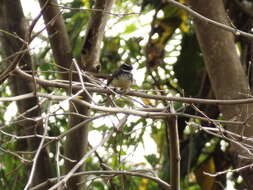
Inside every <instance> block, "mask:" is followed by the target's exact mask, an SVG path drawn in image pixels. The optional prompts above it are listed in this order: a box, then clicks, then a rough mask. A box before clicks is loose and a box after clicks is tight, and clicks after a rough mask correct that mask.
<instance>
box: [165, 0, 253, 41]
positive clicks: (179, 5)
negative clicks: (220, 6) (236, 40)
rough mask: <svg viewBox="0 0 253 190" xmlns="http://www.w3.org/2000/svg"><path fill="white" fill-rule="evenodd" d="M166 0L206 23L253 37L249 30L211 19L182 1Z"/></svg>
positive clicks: (239, 34)
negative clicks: (245, 30)
mask: <svg viewBox="0 0 253 190" xmlns="http://www.w3.org/2000/svg"><path fill="white" fill-rule="evenodd" d="M164 1H165V2H168V3H171V4H173V5H175V6H176V7H178V8H181V9H183V10H185V11H187V12H188V13H189V14H190V15H192V16H193V17H196V18H197V19H199V20H202V21H204V22H206V23H209V24H212V25H214V26H217V27H219V28H221V29H223V30H226V31H229V32H232V33H233V34H234V35H236V36H244V37H246V38H250V39H252V38H253V34H250V33H248V32H244V31H242V30H238V29H236V28H233V27H230V26H228V25H226V24H222V23H219V22H216V21H214V20H212V19H209V18H207V17H205V16H203V15H201V14H199V13H198V12H196V11H194V10H192V9H191V8H190V7H187V6H185V5H183V4H181V3H179V2H177V1H174V0H164Z"/></svg>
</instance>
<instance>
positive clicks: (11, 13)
mask: <svg viewBox="0 0 253 190" xmlns="http://www.w3.org/2000/svg"><path fill="white" fill-rule="evenodd" d="M0 28H1V30H5V31H7V32H9V33H11V34H13V35H15V34H16V35H18V36H19V37H20V38H22V39H25V36H26V32H27V31H26V23H25V18H24V15H23V11H22V7H21V4H20V2H19V0H13V1H9V0H0ZM1 43H2V46H3V49H4V51H5V55H6V57H8V56H10V55H13V54H15V53H17V52H18V51H20V50H21V47H22V46H23V45H24V44H23V42H21V41H20V40H19V39H17V38H14V37H13V36H10V35H8V34H3V33H2V34H1ZM15 59H16V57H14V58H12V59H8V60H7V61H6V62H4V63H3V64H4V66H5V67H7V65H8V64H9V63H10V62H13V61H16V60H15ZM31 64H32V60H31V56H30V54H29V53H28V52H26V53H24V55H23V57H22V59H20V61H19V65H20V66H22V69H24V70H31ZM9 82H10V86H11V90H12V93H13V95H14V96H16V95H21V94H25V93H30V92H33V91H34V85H33V83H32V82H31V81H30V82H28V81H25V82H24V81H23V80H22V79H21V78H20V77H18V76H11V77H9ZM37 105H38V99H37V98H29V99H26V100H21V101H18V102H17V106H18V111H19V113H23V112H25V111H27V110H29V109H30V108H32V107H34V106H37ZM40 116H41V110H40V107H37V108H36V109H34V110H33V111H30V112H28V113H27V114H25V117H26V118H28V119H27V120H24V121H22V122H19V123H18V125H17V126H16V127H17V131H18V134H19V135H32V134H35V133H36V134H38V133H39V134H42V133H43V122H42V120H39V121H36V120H35V119H36V118H37V117H40ZM32 119H34V120H32ZM40 141H41V139H40V138H30V139H29V140H27V141H22V142H21V143H19V145H20V146H18V148H19V149H22V150H29V151H35V150H37V148H38V146H39V143H40ZM45 166H47V167H45ZM34 174H35V175H34V178H33V182H32V185H35V184H38V183H41V182H43V181H46V180H47V179H48V178H50V177H52V173H51V166H50V161H49V156H48V152H47V151H46V149H42V151H41V153H40V156H39V158H38V161H37V165H36V171H35V173H34ZM27 175H29V172H28V173H27Z"/></svg>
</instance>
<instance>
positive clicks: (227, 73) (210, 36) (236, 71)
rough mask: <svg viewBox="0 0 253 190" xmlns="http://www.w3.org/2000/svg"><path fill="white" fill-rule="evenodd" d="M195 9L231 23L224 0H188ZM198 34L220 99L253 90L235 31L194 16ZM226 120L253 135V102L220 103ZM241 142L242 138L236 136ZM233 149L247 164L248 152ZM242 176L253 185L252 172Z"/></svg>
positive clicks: (236, 129)
mask: <svg viewBox="0 0 253 190" xmlns="http://www.w3.org/2000/svg"><path fill="white" fill-rule="evenodd" d="M188 1H189V4H190V6H191V7H192V9H193V10H195V11H197V12H199V13H200V14H202V15H204V16H206V17H208V18H210V19H213V20H215V21H217V22H220V23H224V24H227V25H229V21H228V20H227V18H228V17H227V14H226V11H225V9H224V5H223V1H222V0H210V1H202V0H188ZM194 23H195V26H196V32H197V37H198V40H199V43H200V47H201V50H202V52H203V56H204V60H205V65H206V68H207V71H208V75H209V78H210V81H211V84H212V88H213V91H214V93H215V96H216V98H217V99H237V98H242V97H245V96H246V95H247V94H249V93H250V90H249V84H248V82H247V77H246V74H245V72H244V70H243V68H242V65H241V63H240V58H239V55H238V53H237V51H236V47H235V42H234V36H233V34H232V33H230V32H227V31H225V30H222V29H220V28H218V27H216V26H213V25H211V24H208V23H206V22H203V21H200V20H198V18H196V17H195V18H194ZM220 110H221V112H222V114H223V115H224V118H225V119H226V120H230V119H231V120H241V121H245V120H246V119H247V123H246V125H245V126H237V127H235V126H226V127H227V128H228V130H231V131H233V132H235V133H237V134H242V135H244V136H252V135H253V119H252V117H251V113H252V112H253V107H252V104H251V105H233V106H232V105H231V106H220ZM236 141H237V142H240V141H241V140H240V139H236ZM230 151H231V153H232V155H233V158H234V161H235V163H236V166H237V167H240V166H243V165H245V164H247V162H246V160H242V159H240V158H239V155H244V156H246V157H248V156H249V155H248V153H247V151H245V150H244V149H242V148H241V147H239V146H237V145H236V144H234V143H232V144H231V146H230ZM241 174H242V176H243V178H244V180H245V182H246V184H247V185H248V187H252V186H253V171H252V170H251V169H247V170H244V171H243V172H242V173H241Z"/></svg>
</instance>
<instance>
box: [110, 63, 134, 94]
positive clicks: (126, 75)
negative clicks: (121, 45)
mask: <svg viewBox="0 0 253 190" xmlns="http://www.w3.org/2000/svg"><path fill="white" fill-rule="evenodd" d="M132 70H133V67H132V65H130V64H127V63H123V64H122V65H120V67H119V68H118V69H117V70H116V71H114V73H113V74H112V76H111V77H110V78H109V79H108V81H107V86H109V85H110V84H111V85H112V86H113V87H116V88H121V89H123V90H127V89H129V88H130V87H131V85H132V82H133V74H132V73H131V71H132Z"/></svg>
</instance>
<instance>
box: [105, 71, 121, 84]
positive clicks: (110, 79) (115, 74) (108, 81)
mask: <svg viewBox="0 0 253 190" xmlns="http://www.w3.org/2000/svg"><path fill="white" fill-rule="evenodd" d="M119 72H120V71H119V70H116V71H115V72H114V73H113V74H112V76H111V77H110V78H109V79H108V80H107V86H108V85H109V84H110V83H111V82H112V80H113V79H114V78H115V77H116V76H117V75H118V74H119Z"/></svg>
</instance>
